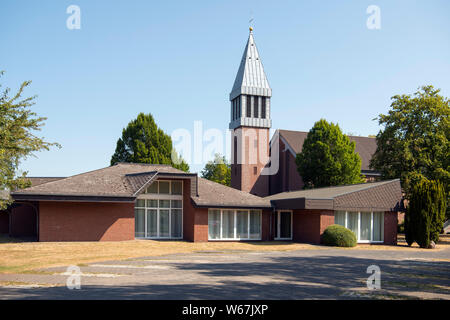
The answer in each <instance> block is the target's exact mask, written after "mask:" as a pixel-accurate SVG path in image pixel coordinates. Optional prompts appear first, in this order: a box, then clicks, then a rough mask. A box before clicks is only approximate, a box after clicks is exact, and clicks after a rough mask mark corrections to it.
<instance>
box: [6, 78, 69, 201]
mask: <svg viewBox="0 0 450 320" xmlns="http://www.w3.org/2000/svg"><path fill="white" fill-rule="evenodd" d="M3 73H4V72H3V71H2V72H0V76H1V75H3ZM30 84H31V81H25V82H23V83H22V85H21V86H20V88H19V90H18V91H17V93H16V94H14V95H12V96H10V95H9V94H10V91H11V90H10V88H5V89H4V90H3V92H2V93H1V96H0V190H1V189H3V190H16V189H20V188H25V187H28V186H29V181H28V180H27V179H26V172H23V173H22V174H21V175H19V173H18V168H19V164H20V162H21V161H23V160H25V159H26V158H27V157H29V156H31V155H34V153H35V152H37V151H41V150H49V148H50V147H51V146H58V147H60V145H59V144H57V143H50V142H46V141H45V140H44V138H40V137H37V136H36V135H35V134H34V132H35V131H39V130H41V127H42V126H43V125H44V121H45V120H46V119H47V118H45V117H39V116H37V114H36V113H35V112H32V111H31V109H30V108H31V106H33V105H34V104H35V99H36V96H32V97H28V98H23V97H22V95H23V91H24V90H25V88H26V87H28V86H29V85H30ZM0 86H1V85H0ZM10 203H11V199H8V200H1V199H0V209H4V208H6V206H7V205H8V204H10Z"/></svg>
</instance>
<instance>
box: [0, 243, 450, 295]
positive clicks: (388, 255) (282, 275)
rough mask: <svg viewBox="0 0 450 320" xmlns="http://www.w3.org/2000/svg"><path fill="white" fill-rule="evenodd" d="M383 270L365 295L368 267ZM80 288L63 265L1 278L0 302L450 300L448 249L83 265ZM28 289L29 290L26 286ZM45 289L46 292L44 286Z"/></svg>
mask: <svg viewBox="0 0 450 320" xmlns="http://www.w3.org/2000/svg"><path fill="white" fill-rule="evenodd" d="M370 265H377V266H379V267H380V269H381V289H380V290H368V289H367V287H366V280H367V277H368V276H369V274H367V273H366V271H367V267H368V266H370ZM80 269H81V271H82V273H83V274H82V276H81V289H79V290H77V289H73V290H69V289H68V288H67V287H66V286H65V285H66V281H67V279H68V275H66V274H64V272H65V271H66V268H65V267H62V268H50V269H45V270H41V272H40V273H37V274H17V275H0V282H2V281H3V282H4V281H11V282H14V283H15V284H17V283H23V286H22V285H13V286H9V287H0V298H1V299H373V298H377V299H392V298H394V299H407V298H425V299H429V298H433V299H450V248H448V249H444V250H440V251H432V250H421V251H413V250H411V251H408V250H392V251H385V250H383V251H382V250H373V249H369V250H362V249H356V250H355V249H353V250H352V249H336V248H323V247H318V248H317V249H311V250H301V251H289V252H248V251H246V252H240V251H207V252H205V251H202V252H198V253H192V254H179V255H167V256H160V257H141V258H136V259H128V260H121V261H104V262H97V263H92V264H89V265H83V266H81V267H80ZM27 284H34V285H31V286H29V285H27ZM44 286H45V287H44Z"/></svg>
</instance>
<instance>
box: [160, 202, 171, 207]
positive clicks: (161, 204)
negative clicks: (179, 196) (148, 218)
mask: <svg viewBox="0 0 450 320" xmlns="http://www.w3.org/2000/svg"><path fill="white" fill-rule="evenodd" d="M159 207H160V208H170V200H159Z"/></svg>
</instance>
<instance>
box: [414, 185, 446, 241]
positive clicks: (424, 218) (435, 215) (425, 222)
mask: <svg viewBox="0 0 450 320" xmlns="http://www.w3.org/2000/svg"><path fill="white" fill-rule="evenodd" d="M446 200H447V199H446V195H445V189H444V186H443V184H442V183H441V182H439V181H433V180H431V181H430V180H424V181H421V182H419V183H417V184H415V185H414V186H413V188H412V192H411V196H410V199H409V204H408V208H407V210H406V215H405V238H406V242H407V243H408V245H412V244H413V242H417V244H418V245H419V246H420V247H421V248H428V247H429V245H430V243H431V241H434V242H435V243H437V242H438V241H439V233H440V231H441V230H442V227H443V225H444V220H445V210H446V207H447V203H446Z"/></svg>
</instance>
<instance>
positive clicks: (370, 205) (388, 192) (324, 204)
mask: <svg viewBox="0 0 450 320" xmlns="http://www.w3.org/2000/svg"><path fill="white" fill-rule="evenodd" d="M401 198H402V191H401V186H400V180H399V179H394V180H387V181H380V182H371V183H361V184H354V185H345V186H336V187H328V188H317V189H308V190H300V191H290V192H282V193H278V194H274V195H271V196H268V197H265V199H267V200H270V201H272V204H274V205H276V206H279V207H283V206H287V207H291V208H296V207H295V206H298V207H297V208H298V209H333V210H368V209H379V210H394V209H395V208H397V209H398V208H399V206H400V201H401Z"/></svg>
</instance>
